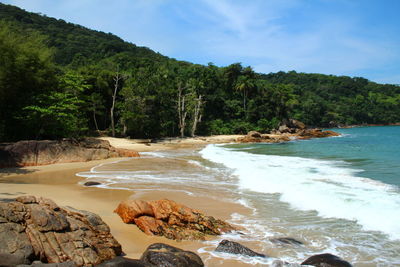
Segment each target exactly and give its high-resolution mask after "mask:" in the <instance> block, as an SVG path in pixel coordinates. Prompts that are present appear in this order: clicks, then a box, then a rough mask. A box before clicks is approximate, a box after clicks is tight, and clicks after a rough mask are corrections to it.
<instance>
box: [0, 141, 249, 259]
mask: <svg viewBox="0 0 400 267" xmlns="http://www.w3.org/2000/svg"><path fill="white" fill-rule="evenodd" d="M202 146H204V144H195V145H193V144H190V145H189V144H185V145H183V146H180V145H178V146H175V145H168V146H163V147H164V148H165V149H174V147H175V148H177V149H181V148H186V149H188V148H190V149H196V148H199V147H202ZM151 148H155V146H153V147H151ZM160 150H162V149H160ZM151 151H159V150H151ZM145 152H147V151H145ZM126 159H127V158H109V159H105V160H95V161H88V162H74V163H57V164H52V165H44V166H30V167H23V168H12V169H2V170H1V171H0V198H16V197H18V196H23V195H25V196H26V195H34V196H39V197H45V198H50V199H52V200H53V201H54V202H55V203H57V204H58V205H60V206H71V207H73V208H76V209H79V210H88V211H91V212H94V213H96V214H98V215H99V216H100V217H101V218H102V220H103V221H104V222H105V223H106V224H107V225H108V226H109V227H110V229H111V234H112V235H113V236H114V237H115V238H116V240H117V241H118V242H119V243H120V244H121V245H122V249H123V252H124V255H125V256H126V257H128V258H133V259H138V258H140V256H141V255H142V254H143V252H144V251H145V250H146V248H147V247H148V246H149V245H151V244H153V243H166V244H169V245H172V246H176V247H179V248H182V249H185V250H190V251H193V252H195V253H197V254H198V250H199V249H200V248H202V247H204V246H205V244H204V242H202V241H179V242H178V241H174V240H170V239H167V238H165V237H159V236H148V235H146V234H145V233H143V232H142V231H140V230H139V228H137V227H136V225H133V224H125V223H124V222H123V221H122V220H121V218H120V217H119V216H118V215H117V214H116V213H114V212H113V211H114V210H115V208H116V207H117V206H118V204H119V203H120V202H121V201H124V200H126V199H130V198H131V199H141V200H145V201H149V200H158V199H165V198H167V199H171V200H174V201H176V202H178V203H182V204H184V205H186V206H188V207H190V208H193V209H197V210H200V211H203V212H204V213H205V214H206V215H210V216H214V217H215V218H218V219H222V220H225V221H226V220H229V219H231V214H233V213H235V212H236V213H237V212H239V213H241V214H244V215H246V214H250V213H251V210H250V209H249V208H247V207H245V206H243V205H241V204H239V203H231V202H227V201H224V200H218V199H217V198H216V197H214V198H213V197H205V196H199V195H196V194H194V195H188V194H185V193H180V192H171V191H163V190H162V189H159V190H151V191H135V190H123V189H115V188H112V189H111V188H101V187H90V186H83V185H81V184H80V182H82V181H84V180H85V178H83V177H78V176H76V173H79V172H82V171H89V170H90V169H91V168H93V167H95V166H98V165H99V164H104V163H113V162H117V161H121V160H126ZM135 159H138V160H140V158H135ZM222 207H223V208H222ZM216 238H218V237H212V236H210V237H209V238H208V239H207V240H213V239H216ZM203 260H204V259H203ZM212 261H214V260H212ZM215 261H216V262H218V263H215V264H217V265H219V266H232V261H231V260H224V261H222V259H215ZM234 265H235V266H248V265H247V264H245V263H241V262H238V261H234Z"/></svg>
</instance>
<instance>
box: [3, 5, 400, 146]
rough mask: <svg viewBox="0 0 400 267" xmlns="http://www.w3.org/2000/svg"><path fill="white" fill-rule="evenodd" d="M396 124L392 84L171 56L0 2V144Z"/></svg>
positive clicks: (399, 118) (398, 91)
mask: <svg viewBox="0 0 400 267" xmlns="http://www.w3.org/2000/svg"><path fill="white" fill-rule="evenodd" d="M285 118H295V119H298V120H301V121H303V122H305V123H306V124H309V125H314V126H329V125H335V124H361V123H394V122H400V87H399V86H395V85H382V84H377V83H374V82H371V81H368V80H367V79H364V78H358V77H356V78H351V77H345V76H340V77H337V76H331V75H322V74H305V73H296V72H294V71H291V72H288V73H285V72H277V73H270V74H259V73H255V72H254V71H253V69H252V68H251V67H244V66H242V65H241V64H239V63H235V64H232V65H229V66H227V67H217V66H215V65H213V64H209V65H207V66H202V65H197V64H191V63H188V62H183V61H178V60H175V59H171V58H168V57H165V56H163V55H160V54H158V53H155V52H154V51H152V50H150V49H148V48H145V47H138V46H136V45H134V44H131V43H127V42H124V41H123V40H121V39H120V38H118V37H117V36H114V35H112V34H106V33H102V32H98V31H94V30H90V29H87V28H84V27H82V26H79V25H75V24H71V23H67V22H65V21H63V20H56V19H53V18H49V17H46V16H42V15H39V14H34V13H29V12H25V11H24V10H21V9H19V8H17V7H13V6H10V5H4V4H1V3H0V141H12V140H19V139H43V138H60V137H67V136H82V135H95V134H98V133H99V132H103V133H104V132H106V133H108V134H110V135H112V134H113V133H114V134H115V135H120V136H131V137H132V138H139V137H165V136H180V135H182V136H183V135H185V136H188V135H210V134H230V133H245V132H247V131H249V130H259V131H268V130H271V129H272V128H274V127H276V126H277V124H278V123H279V122H280V121H281V120H282V119H285Z"/></svg>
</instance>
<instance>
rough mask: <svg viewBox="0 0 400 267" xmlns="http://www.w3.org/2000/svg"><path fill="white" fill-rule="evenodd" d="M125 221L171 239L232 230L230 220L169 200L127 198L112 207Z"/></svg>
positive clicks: (199, 236) (191, 238)
mask: <svg viewBox="0 0 400 267" xmlns="http://www.w3.org/2000/svg"><path fill="white" fill-rule="evenodd" d="M114 212H116V213H118V215H119V216H120V217H121V219H122V220H123V221H124V222H125V223H134V224H136V225H137V227H139V229H140V230H142V231H143V232H144V233H146V234H148V235H159V236H165V237H166V238H169V239H174V240H204V239H205V236H206V235H221V234H222V233H226V232H231V231H234V230H235V228H234V227H233V226H231V225H230V224H228V223H226V222H224V221H222V220H218V219H215V218H214V217H211V216H206V215H204V214H203V213H201V212H200V211H197V210H194V209H191V208H189V207H186V206H184V205H182V204H178V203H176V202H174V201H172V200H168V199H163V200H155V201H149V202H146V201H142V200H126V201H123V202H121V203H120V204H119V205H118V207H117V209H116V210H115V211H114Z"/></svg>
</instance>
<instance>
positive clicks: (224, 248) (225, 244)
mask: <svg viewBox="0 0 400 267" xmlns="http://www.w3.org/2000/svg"><path fill="white" fill-rule="evenodd" d="M215 251H217V252H224V253H230V254H238V255H243V256H249V257H262V258H265V257H267V256H266V255H264V254H261V253H257V252H255V251H253V250H251V249H249V248H248V247H245V246H243V245H241V244H239V243H237V242H234V241H229V240H226V239H224V240H222V241H221V242H220V243H219V244H218V247H217V248H216V249H215Z"/></svg>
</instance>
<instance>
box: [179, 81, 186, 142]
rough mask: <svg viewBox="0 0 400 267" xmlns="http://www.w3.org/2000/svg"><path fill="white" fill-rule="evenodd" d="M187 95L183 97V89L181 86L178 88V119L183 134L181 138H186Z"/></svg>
mask: <svg viewBox="0 0 400 267" xmlns="http://www.w3.org/2000/svg"><path fill="white" fill-rule="evenodd" d="M185 98H186V95H183V87H182V86H179V88H178V106H177V108H178V119H179V124H178V126H179V131H180V133H181V138H183V137H184V136H185V127H186V117H187V113H188V111H187V107H186V103H185Z"/></svg>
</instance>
